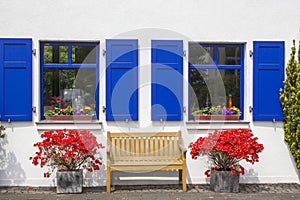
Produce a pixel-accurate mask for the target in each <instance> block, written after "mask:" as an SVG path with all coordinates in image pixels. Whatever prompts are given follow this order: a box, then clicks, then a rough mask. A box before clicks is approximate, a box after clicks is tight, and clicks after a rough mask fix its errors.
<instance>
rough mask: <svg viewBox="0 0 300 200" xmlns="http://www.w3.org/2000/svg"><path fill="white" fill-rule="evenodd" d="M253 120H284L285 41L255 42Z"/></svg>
mask: <svg viewBox="0 0 300 200" xmlns="http://www.w3.org/2000/svg"><path fill="white" fill-rule="evenodd" d="M253 46H254V58H253V63H254V79H253V81H254V88H253V97H254V99H253V120H283V113H282V108H281V104H280V99H279V89H280V88H282V87H283V80H284V42H270V41H269V42H254V44H253Z"/></svg>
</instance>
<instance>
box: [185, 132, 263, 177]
mask: <svg viewBox="0 0 300 200" xmlns="http://www.w3.org/2000/svg"><path fill="white" fill-rule="evenodd" d="M189 148H190V154H191V156H192V159H197V158H198V157H199V156H204V155H207V156H208V157H209V159H210V161H211V162H212V163H213V165H214V166H213V167H212V168H211V169H209V170H207V171H206V172H205V175H206V176H207V177H209V176H210V172H211V171H214V170H218V171H231V172H232V173H236V174H244V173H245V170H244V168H243V167H242V166H241V165H240V164H239V161H241V160H245V161H246V162H249V163H251V164H254V163H255V162H258V158H259V157H258V153H260V152H262V150H263V149H264V147H263V145H262V144H259V143H258V142H257V137H253V133H252V132H251V130H249V129H233V130H223V131H217V130H216V131H214V132H213V133H209V134H208V136H207V137H199V138H198V139H197V140H196V141H195V142H191V143H190V145H189Z"/></svg>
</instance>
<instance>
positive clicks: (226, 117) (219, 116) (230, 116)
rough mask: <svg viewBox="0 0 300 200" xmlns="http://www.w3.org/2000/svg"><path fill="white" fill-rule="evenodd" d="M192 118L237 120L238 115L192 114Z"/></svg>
mask: <svg viewBox="0 0 300 200" xmlns="http://www.w3.org/2000/svg"><path fill="white" fill-rule="evenodd" d="M193 116H194V120H239V119H240V115H193Z"/></svg>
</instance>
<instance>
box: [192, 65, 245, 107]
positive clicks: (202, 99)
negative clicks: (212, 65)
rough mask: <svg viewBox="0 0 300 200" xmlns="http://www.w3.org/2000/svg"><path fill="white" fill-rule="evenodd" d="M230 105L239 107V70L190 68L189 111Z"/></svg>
mask: <svg viewBox="0 0 300 200" xmlns="http://www.w3.org/2000/svg"><path fill="white" fill-rule="evenodd" d="M229 95H231V96H232V106H235V107H238V108H240V70H238V69H190V111H191V112H194V111H196V110H198V109H200V108H203V107H206V106H218V105H221V106H226V107H227V106H228V102H227V100H228V97H229Z"/></svg>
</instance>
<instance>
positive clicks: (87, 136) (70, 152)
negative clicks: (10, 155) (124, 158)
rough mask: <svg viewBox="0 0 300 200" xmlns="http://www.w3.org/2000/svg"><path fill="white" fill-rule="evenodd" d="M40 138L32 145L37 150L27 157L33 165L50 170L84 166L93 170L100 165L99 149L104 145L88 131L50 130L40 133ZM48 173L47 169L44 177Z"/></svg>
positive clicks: (65, 169)
mask: <svg viewBox="0 0 300 200" xmlns="http://www.w3.org/2000/svg"><path fill="white" fill-rule="evenodd" d="M41 138H43V141H42V142H37V143H35V144H34V145H33V146H34V147H37V148H38V151H37V152H36V153H35V156H33V157H30V158H29V159H30V160H32V164H34V165H40V167H44V166H46V165H47V166H50V169H51V172H53V171H54V170H55V169H58V170H59V171H76V170H79V169H85V168H88V171H93V170H99V169H100V166H101V165H102V163H101V162H100V160H101V159H102V157H101V155H100V152H99V150H100V149H102V148H104V146H103V145H102V144H99V143H98V142H97V140H96V137H95V136H94V135H93V134H92V133H91V132H90V131H86V130H66V129H64V130H51V131H45V132H44V133H42V135H41ZM90 166H93V167H92V168H91V167H90ZM50 174H51V173H50V171H48V172H47V173H45V174H44V177H46V178H47V177H50Z"/></svg>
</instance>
